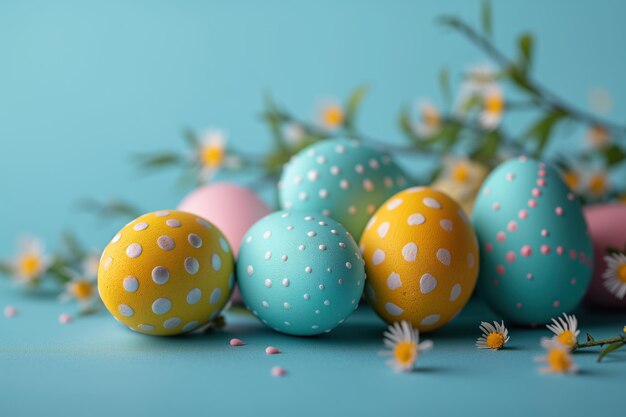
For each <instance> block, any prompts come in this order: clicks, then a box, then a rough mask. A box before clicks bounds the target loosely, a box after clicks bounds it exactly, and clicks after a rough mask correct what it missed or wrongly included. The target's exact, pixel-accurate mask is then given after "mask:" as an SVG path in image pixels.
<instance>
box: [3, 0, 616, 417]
mask: <svg viewBox="0 0 626 417" xmlns="http://www.w3.org/2000/svg"><path fill="white" fill-rule="evenodd" d="M478 10H479V2H477V1H462V0H457V1H423V2H415V1H408V0H405V1H396V2H388V1H382V0H379V1H368V2H365V1H359V0H351V1H342V2H336V1H331V0H321V1H316V2H305V1H293V2H286V1H277V0H274V1H264V2H257V1H251V0H249V1H243V0H236V1H219V2H218V1H212V2H208V1H186V2H176V1H133V2H130V1H125V0H117V1H78V0H60V1H56V2H50V1H46V0H40V1H21V0H1V1H0V56H1V57H2V65H0V144H1V145H2V151H1V152H0V193H1V194H0V195H1V197H0V201H1V204H0V230H1V231H2V237H3V238H2V239H0V258H5V257H6V256H8V255H10V254H12V253H13V250H14V242H15V239H16V238H17V237H18V236H19V235H20V234H22V233H24V232H31V233H35V234H38V235H40V236H42V237H43V238H44V239H45V240H46V241H47V242H48V246H49V247H54V246H55V239H56V237H57V236H58V234H59V232H60V231H62V230H65V229H68V228H69V229H72V230H75V231H77V232H78V233H79V236H80V238H82V240H84V241H85V242H87V244H88V246H89V247H93V248H102V246H103V245H104V244H105V242H106V240H107V239H108V238H110V236H112V235H113V233H114V232H115V231H116V230H117V229H119V227H120V226H121V224H117V223H111V224H104V223H100V222H95V221H94V219H93V218H91V217H90V216H88V215H81V214H80V213H78V212H77V210H76V201H77V200H78V199H80V198H83V197H96V198H108V197H113V196H117V197H121V198H125V199H129V200H131V201H133V202H135V203H136V204H138V205H140V206H141V207H142V208H143V209H144V210H146V211H151V210H156V209H160V208H164V207H174V206H176V205H177V204H178V202H179V199H180V198H181V197H182V195H184V193H185V192H186V191H188V190H181V189H176V188H175V187H174V185H175V183H176V180H177V179H176V178H175V176H172V175H169V174H166V173H163V174H159V175H155V176H145V175H143V174H142V173H140V172H138V170H137V169H136V167H135V166H133V164H132V163H131V159H130V155H132V154H134V153H137V152H147V151H155V150H161V149H178V150H182V149H183V146H184V145H183V143H182V140H180V130H181V128H182V127H185V126H190V127H192V128H196V129H203V128H206V127H222V128H224V129H225V130H226V131H227V132H228V133H229V135H230V138H231V141H232V143H233V144H234V145H236V146H238V147H240V148H246V149H251V150H262V149H266V148H267V147H268V146H269V144H270V143H271V140H270V135H269V133H268V132H267V130H266V129H265V127H264V126H262V124H261V123H260V121H259V119H258V113H259V112H260V110H261V109H262V103H261V97H262V93H263V92H266V91H272V92H273V93H274V94H275V96H276V97H277V98H279V101H280V102H281V103H285V104H288V105H289V107H290V108H292V109H294V110H295V111H297V112H298V113H299V114H301V115H303V116H308V115H311V114H312V112H313V110H314V108H315V103H316V100H317V99H319V98H325V97H343V96H344V95H345V94H346V93H347V92H348V91H350V90H351V89H352V88H353V87H355V86H356V85H357V84H360V83H362V82H365V83H369V84H370V85H371V86H372V91H371V94H370V96H369V97H368V99H367V101H366V104H365V107H364V108H363V113H362V115H361V117H360V124H361V126H362V127H363V130H364V131H366V132H368V133H370V134H371V135H374V136H377V137H382V138H389V140H390V141H396V142H397V141H400V140H401V139H400V134H399V132H398V130H397V127H396V125H395V121H396V116H397V112H398V109H399V108H400V106H401V105H404V104H408V103H410V102H412V101H413V100H414V99H416V98H421V97H431V98H433V100H435V102H437V101H438V93H437V91H438V87H437V83H436V77H437V72H438V70H439V68H441V67H442V66H447V67H449V68H451V69H452V70H453V73H455V74H459V73H460V71H462V69H463V68H465V67H466V66H467V65H470V64H480V63H483V62H484V57H483V56H482V55H481V54H480V52H478V51H476V50H475V49H473V48H472V47H470V46H468V44H467V42H466V41H465V40H464V39H462V38H460V37H459V36H457V35H452V34H450V33H448V32H447V31H444V30H442V29H441V28H440V27H438V26H436V25H435V23H434V19H435V17H436V16H438V15H439V14H441V13H449V12H450V13H457V14H460V15H462V16H463V17H465V18H466V19H469V20H471V21H473V22H477V16H478ZM625 12H626V3H624V2H613V1H608V0H605V1H597V2H594V3H593V4H591V3H585V2H571V1H567V0H558V1H552V2H543V1H526V2H506V3H504V2H497V4H496V10H495V27H496V29H495V34H496V38H497V43H498V44H499V45H500V46H502V47H503V48H505V49H506V50H507V51H509V52H510V51H512V46H513V40H514V39H513V37H514V36H515V35H516V34H517V33H518V32H520V31H521V30H530V31H532V32H533V33H535V34H536V35H537V37H538V39H539V40H538V45H537V51H536V52H537V54H536V55H537V57H536V58H537V59H536V64H537V65H536V68H535V70H536V72H537V76H538V78H539V79H540V80H542V81H543V83H545V84H547V85H549V86H551V88H552V89H553V90H555V91H556V92H558V93H559V94H560V95H562V96H564V97H566V98H567V99H570V100H572V102H574V103H576V104H577V105H579V106H580V107H586V105H587V94H588V92H589V90H590V89H591V88H594V87H596V86H603V87H605V88H607V89H608V90H609V91H610V92H611V93H612V95H613V101H614V107H613V111H612V112H611V113H610V114H609V115H608V117H609V118H612V119H614V120H620V118H621V119H623V115H624V114H625V113H626V78H625V77H624V74H623V68H624V59H625V58H624V54H623V53H621V52H620V50H619V46H616V40H621V39H624V38H625V35H626V26H624V25H623V16H624V13H625ZM454 81H457V82H458V77H456V78H455V79H454ZM620 115H621V116H620ZM513 122H514V121H513ZM576 135H577V134H574V136H576ZM575 139H576V138H575ZM169 190H171V192H169ZM6 304H12V305H15V306H17V307H18V308H19V309H20V311H21V315H20V317H19V318H16V319H13V320H9V319H4V318H0V332H1V333H0V334H1V336H0V415H1V416H3V417H4V416H20V415H33V414H35V413H37V414H40V415H66V416H71V415H79V414H80V415H85V414H89V415H94V416H96V415H107V416H111V415H115V414H119V413H121V412H122V411H127V412H128V411H135V412H138V413H139V412H140V413H141V414H151V415H152V416H158V415H172V414H173V413H174V412H178V414H181V415H182V414H185V415H192V414H199V413H201V412H203V413H205V414H209V413H215V412H220V411H223V410H225V409H227V408H228V407H231V409H233V410H239V411H242V412H243V411H247V412H248V414H251V413H252V412H253V411H255V410H257V409H259V408H262V409H266V408H269V407H270V406H272V407H274V408H275V409H277V410H278V409H279V408H281V407H284V408H281V409H282V410H283V412H284V413H285V414H291V415H293V414H295V413H298V415H302V416H305V415H321V414H324V415H327V414H339V412H345V413H350V414H353V413H356V412H358V411H360V412H362V414H363V415H367V414H371V415H381V414H382V415H384V414H385V413H386V412H387V411H389V412H388V414H389V415H394V414H393V413H392V411H393V412H397V413H395V414H400V413H401V415H407V414H418V413H422V412H425V413H427V412H429V411H435V410H438V411H450V412H455V415H460V414H461V413H465V412H466V411H468V410H471V411H478V410H479V408H480V415H484V414H506V415H508V416H511V415H524V416H526V415H529V414H532V413H533V412H538V411H542V414H548V413H552V414H553V415H568V414H569V415H582V414H583V413H591V412H593V413H594V414H597V415H600V414H602V413H607V414H608V413H609V412H611V413H615V412H617V411H616V410H619V409H623V405H622V403H623V400H622V398H623V389H622V387H623V382H624V374H625V373H624V372H625V370H626V363H625V360H624V353H619V354H618V355H616V356H615V358H614V359H610V358H609V359H608V360H607V361H606V363H604V364H601V365H596V364H595V363H594V360H595V355H591V354H582V355H577V357H576V358H577V360H578V361H579V362H580V365H581V367H582V368H583V369H584V370H585V372H584V373H583V374H582V375H580V376H578V377H575V378H570V377H566V378H560V377H541V376H539V375H538V374H537V371H536V365H535V364H533V363H532V357H533V356H535V355H536V354H538V353H539V350H538V339H539V337H540V336H543V335H546V332H545V331H539V330H537V331H531V330H519V331H515V332H513V333H512V341H511V349H510V350H507V351H504V352H497V353H493V352H479V351H477V350H476V349H475V348H474V347H473V342H474V340H475V338H476V337H477V336H478V329H477V325H478V322H479V321H480V320H483V319H488V318H489V317H490V316H489V313H488V312H486V311H485V310H483V309H482V308H481V307H480V306H476V307H475V308H473V309H471V311H468V312H467V313H464V315H462V316H461V317H460V318H459V320H458V321H457V322H456V323H454V324H453V325H451V326H449V327H446V328H445V329H443V330H442V331H441V332H439V333H437V334H435V335H433V336H432V338H433V339H434V341H435V343H436V348H435V350H434V351H432V352H428V353H427V354H426V355H425V356H424V360H423V362H420V367H421V368H422V369H421V370H422V372H416V373H414V374H410V375H394V374H393V373H392V372H390V370H389V369H387V368H386V367H385V365H384V364H383V361H382V360H381V358H379V357H378V356H377V353H376V352H377V351H378V350H379V349H380V348H381V347H382V344H381V340H380V337H381V332H382V329H383V327H382V324H381V322H380V321H378V320H377V319H376V318H374V317H373V316H372V314H371V313H370V312H367V311H359V312H358V313H357V314H356V315H355V316H353V317H352V318H351V319H350V320H348V321H347V322H346V323H345V325H344V326H343V327H342V328H341V329H338V331H337V333H333V334H331V335H329V336H328V337H322V338H316V339H297V338H290V337H288V336H281V335H278V334H276V333H272V332H271V331H269V330H266V329H264V328H263V327H262V326H261V325H260V324H258V323H256V322H254V321H251V320H250V319H248V318H246V317H241V316H233V317H230V321H231V323H232V326H231V327H230V328H229V330H228V331H227V332H226V333H220V334H216V335H212V336H202V337H190V338H178V339H153V338H148V337H144V336H140V335H136V334H133V333H131V332H129V331H125V330H124V329H123V328H120V326H119V325H117V324H116V323H115V322H114V321H113V320H112V319H110V317H108V316H107V315H105V314H102V315H100V316H96V317H89V318H85V319H83V320H79V321H77V322H75V323H73V324H71V325H69V326H61V325H59V324H58V323H57V317H58V314H59V313H60V312H62V311H71V310H73V309H74V307H71V306H60V305H58V304H57V303H56V302H55V300H54V299H44V297H43V296H35V297H27V296H25V295H20V294H19V293H17V292H16V291H14V290H13V289H9V288H8V287H7V286H6V284H4V283H1V284H0V306H4V305H6ZM612 317H613V318H610V317H608V316H602V315H591V316H586V317H585V318H584V320H583V319H582V318H581V322H582V324H583V327H584V330H590V331H592V333H593V334H594V335H595V336H597V337H601V336H608V335H612V334H613V333H614V332H615V331H616V329H620V328H621V326H622V325H624V324H626V323H623V320H624V318H623V315H622V316H621V317H619V318H618V319H616V318H615V317H616V316H612ZM494 318H495V317H494ZM468 323H469V324H468ZM587 326H588V327H587ZM339 330H341V331H339ZM233 335H236V336H239V337H241V338H244V339H246V340H247V341H248V343H249V345H248V346H246V347H244V348H241V349H237V350H234V349H231V348H230V347H228V345H227V341H228V339H229V338H230V337H231V336H233ZM270 343H271V344H275V345H277V346H278V347H280V348H281V349H283V350H284V351H285V354H284V355H281V356H279V357H266V356H265V355H264V353H263V349H264V347H265V346H266V345H267V344H270ZM274 364H281V365H283V366H285V367H286V368H287V369H288V370H289V372H290V375H289V377H288V378H285V379H282V380H276V379H273V378H271V377H269V369H270V367H271V366H272V365H274ZM203 410H206V411H203ZM386 410H387V411H386ZM277 414H280V413H277ZM475 414H478V412H476V413H475Z"/></svg>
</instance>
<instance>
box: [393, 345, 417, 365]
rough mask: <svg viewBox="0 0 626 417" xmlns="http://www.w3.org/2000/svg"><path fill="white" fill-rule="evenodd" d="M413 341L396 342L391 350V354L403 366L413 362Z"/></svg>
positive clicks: (414, 347)
mask: <svg viewBox="0 0 626 417" xmlns="http://www.w3.org/2000/svg"><path fill="white" fill-rule="evenodd" d="M415 350H416V346H415V342H398V344H396V347H395V349H394V350H393V356H394V358H395V360H396V362H398V363H399V364H401V365H403V366H407V365H412V364H413V363H414V362H415Z"/></svg>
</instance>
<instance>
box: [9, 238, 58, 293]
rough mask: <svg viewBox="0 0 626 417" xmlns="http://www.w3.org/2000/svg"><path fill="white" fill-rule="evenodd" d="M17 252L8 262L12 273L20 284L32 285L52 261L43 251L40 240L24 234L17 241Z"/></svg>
mask: <svg viewBox="0 0 626 417" xmlns="http://www.w3.org/2000/svg"><path fill="white" fill-rule="evenodd" d="M19 247H20V249H19V252H18V254H17V255H16V256H15V258H14V259H13V261H12V262H11V263H10V267H11V270H12V274H13V276H14V277H15V279H16V281H17V282H18V283H20V284H26V285H34V284H36V283H37V281H38V280H39V279H40V278H41V277H42V276H43V275H44V274H45V273H46V271H47V270H48V268H49V267H50V265H51V263H52V261H51V259H50V257H49V256H47V255H46V254H45V253H44V247H43V243H42V241H41V240H39V239H37V238H35V237H31V236H24V237H22V238H21V239H20V242H19Z"/></svg>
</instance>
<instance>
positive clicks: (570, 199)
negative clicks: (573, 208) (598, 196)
mask: <svg viewBox="0 0 626 417" xmlns="http://www.w3.org/2000/svg"><path fill="white" fill-rule="evenodd" d="M567 199H568V200H569V201H574V194H572V193H567Z"/></svg>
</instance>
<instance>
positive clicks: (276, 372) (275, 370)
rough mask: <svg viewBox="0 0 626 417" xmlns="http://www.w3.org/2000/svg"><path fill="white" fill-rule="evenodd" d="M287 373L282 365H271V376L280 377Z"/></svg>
mask: <svg viewBox="0 0 626 417" xmlns="http://www.w3.org/2000/svg"><path fill="white" fill-rule="evenodd" d="M285 375H287V370H286V369H285V368H283V367H282V366H274V367H272V376H276V377H281V376H285Z"/></svg>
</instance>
